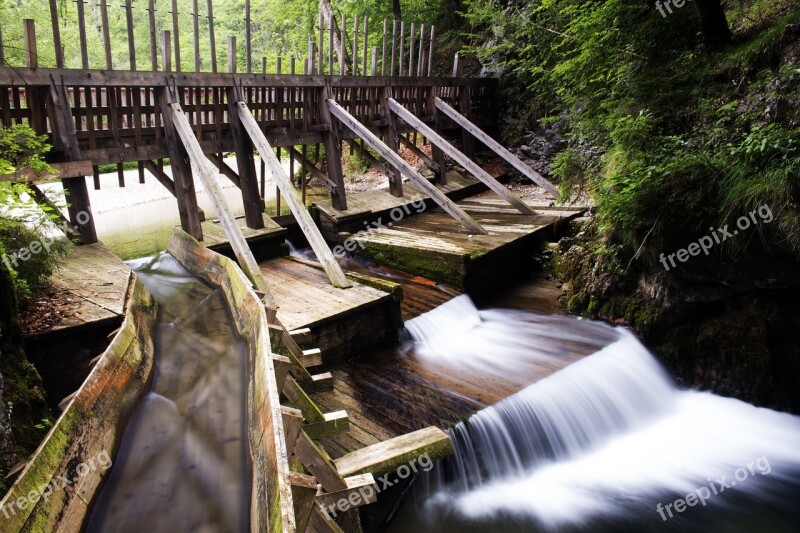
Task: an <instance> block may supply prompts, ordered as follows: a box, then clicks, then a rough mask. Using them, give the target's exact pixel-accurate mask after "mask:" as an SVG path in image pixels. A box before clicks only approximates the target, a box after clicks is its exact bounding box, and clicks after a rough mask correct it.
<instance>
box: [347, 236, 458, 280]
mask: <svg viewBox="0 0 800 533" xmlns="http://www.w3.org/2000/svg"><path fill="white" fill-rule="evenodd" d="M358 242H359V244H360V245H362V244H363V248H362V247H361V246H359V247H357V248H356V253H358V254H361V255H365V256H367V257H370V258H372V259H374V260H375V261H377V262H378V263H380V264H382V265H387V266H390V267H394V268H398V269H400V270H403V271H404V272H409V273H411V274H416V275H419V276H424V277H426V278H430V279H433V280H436V281H441V282H444V283H448V284H450V285H453V286H454V287H459V288H461V287H463V285H464V272H465V264H464V258H463V257H462V256H460V255H455V254H447V253H441V252H432V251H430V250H424V249H417V248H409V247H405V246H397V245H389V244H385V243H376V242H373V241H358Z"/></svg>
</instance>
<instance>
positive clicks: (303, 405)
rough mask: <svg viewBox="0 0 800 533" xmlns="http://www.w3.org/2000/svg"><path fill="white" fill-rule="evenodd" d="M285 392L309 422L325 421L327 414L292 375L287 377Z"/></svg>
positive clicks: (284, 386)
mask: <svg viewBox="0 0 800 533" xmlns="http://www.w3.org/2000/svg"><path fill="white" fill-rule="evenodd" d="M282 392H283V394H284V395H285V396H286V398H287V399H288V400H289V401H290V402H292V403H293V404H294V405H295V406H297V408H298V409H300V411H302V412H303V417H304V418H305V419H306V421H307V422H312V423H313V422H325V415H324V413H323V412H322V411H321V410H320V408H319V407H317V404H316V403H314V400H312V399H311V397H309V396H308V394H306V392H305V391H304V390H303V388H302V387H301V386H300V385H299V384H298V383H297V381H295V379H294V378H293V377H292V376H288V377H287V378H286V383H285V384H284V385H283V391H282Z"/></svg>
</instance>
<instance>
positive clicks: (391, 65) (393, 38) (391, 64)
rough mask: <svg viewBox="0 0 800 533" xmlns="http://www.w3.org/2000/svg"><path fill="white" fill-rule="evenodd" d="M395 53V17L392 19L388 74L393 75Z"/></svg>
mask: <svg viewBox="0 0 800 533" xmlns="http://www.w3.org/2000/svg"><path fill="white" fill-rule="evenodd" d="M396 53H397V19H394V20H392V61H391V63H390V65H389V76H394V61H395V54H396Z"/></svg>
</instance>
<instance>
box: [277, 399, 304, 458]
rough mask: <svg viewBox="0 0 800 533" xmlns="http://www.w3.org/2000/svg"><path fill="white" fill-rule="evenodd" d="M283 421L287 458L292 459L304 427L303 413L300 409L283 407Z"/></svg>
mask: <svg viewBox="0 0 800 533" xmlns="http://www.w3.org/2000/svg"><path fill="white" fill-rule="evenodd" d="M281 419H282V420H283V435H284V437H285V438H286V456H287V457H291V456H292V454H293V453H294V445H295V443H296V442H297V437H298V436H299V435H300V430H301V427H302V426H303V413H302V411H300V409H295V408H294V407H286V406H285V405H281Z"/></svg>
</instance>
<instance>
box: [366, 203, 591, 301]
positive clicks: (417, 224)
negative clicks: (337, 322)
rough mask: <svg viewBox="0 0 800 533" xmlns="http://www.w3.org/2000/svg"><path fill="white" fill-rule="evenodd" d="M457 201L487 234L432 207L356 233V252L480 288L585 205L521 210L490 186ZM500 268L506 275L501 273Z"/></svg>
mask: <svg viewBox="0 0 800 533" xmlns="http://www.w3.org/2000/svg"><path fill="white" fill-rule="evenodd" d="M458 205H459V206H460V207H461V208H462V209H464V210H465V211H466V212H467V213H468V214H469V215H471V216H472V217H473V218H474V219H475V220H477V221H478V222H479V223H480V224H481V225H482V226H483V227H484V228H486V229H487V230H488V232H489V233H488V235H468V234H467V232H466V231H465V230H464V228H463V226H461V225H460V224H459V223H458V222H457V221H456V220H454V219H453V218H452V217H450V216H449V215H448V214H446V213H445V212H444V211H442V210H441V209H430V210H426V211H425V212H424V213H422V214H418V215H414V216H410V217H405V218H402V219H400V220H398V221H393V220H390V219H388V217H387V218H385V219H383V220H382V225H381V226H379V227H378V228H376V229H372V230H370V231H364V232H361V233H354V234H352V237H353V238H354V239H355V240H356V242H357V243H358V244H359V246H358V247H356V248H355V252H354V253H357V254H361V255H365V256H367V257H371V258H373V259H375V260H376V261H377V262H378V263H381V264H384V265H389V266H393V267H396V268H398V269H400V270H403V271H405V272H410V273H413V274H418V275H421V276H425V277H428V278H431V279H434V280H437V281H444V282H446V283H449V284H450V285H453V286H455V287H460V288H465V289H467V290H474V289H476V290H477V289H481V290H482V289H485V288H487V286H491V285H492V282H493V281H498V280H499V279H498V278H501V279H502V278H506V279H507V278H508V277H510V275H511V274H512V273H513V272H515V271H524V269H525V268H527V266H528V263H527V261H526V260H525V257H524V254H525V253H526V252H527V251H530V247H531V245H533V244H534V243H535V242H536V241H537V240H541V239H544V238H548V237H551V236H554V235H555V234H556V232H557V230H558V227H559V226H560V225H563V224H564V223H566V222H567V221H569V220H571V219H572V218H575V217H578V216H580V214H581V213H583V211H584V209H583V208H571V207H561V206H555V207H549V206H532V207H534V208H535V209H536V214H534V215H523V214H521V213H519V212H518V211H516V210H515V209H514V208H513V207H511V206H510V205H508V204H507V203H505V202H504V201H503V200H502V199H500V198H499V197H498V196H497V195H496V194H494V193H492V192H488V191H487V192H484V193H482V194H480V195H478V196H473V197H470V198H466V199H464V200H461V201H459V202H458ZM362 227H363V225H362ZM498 272H503V276H497V275H496V274H497V273H498ZM493 273H494V278H495V279H492V277H493Z"/></svg>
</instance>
